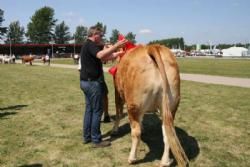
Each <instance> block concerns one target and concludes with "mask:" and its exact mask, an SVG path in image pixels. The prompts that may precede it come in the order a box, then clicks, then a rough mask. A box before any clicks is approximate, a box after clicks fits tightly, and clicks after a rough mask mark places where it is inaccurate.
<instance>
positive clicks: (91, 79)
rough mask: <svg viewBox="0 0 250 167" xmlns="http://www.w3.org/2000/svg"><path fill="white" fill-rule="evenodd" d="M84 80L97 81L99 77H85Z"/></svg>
mask: <svg viewBox="0 0 250 167" xmlns="http://www.w3.org/2000/svg"><path fill="white" fill-rule="evenodd" d="M82 80H83V81H97V80H98V79H93V78H86V79H85V78H84V79H82Z"/></svg>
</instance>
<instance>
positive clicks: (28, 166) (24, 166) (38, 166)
mask: <svg viewBox="0 0 250 167" xmlns="http://www.w3.org/2000/svg"><path fill="white" fill-rule="evenodd" d="M42 166H43V165H42V164H31V165H21V166H18V167H42Z"/></svg>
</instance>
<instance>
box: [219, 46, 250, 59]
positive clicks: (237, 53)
mask: <svg viewBox="0 0 250 167" xmlns="http://www.w3.org/2000/svg"><path fill="white" fill-rule="evenodd" d="M244 52H247V49H246V48H243V47H236V46H233V47H231V48H228V49H223V50H222V56H223V57H224V56H230V57H241V56H243V53H244Z"/></svg>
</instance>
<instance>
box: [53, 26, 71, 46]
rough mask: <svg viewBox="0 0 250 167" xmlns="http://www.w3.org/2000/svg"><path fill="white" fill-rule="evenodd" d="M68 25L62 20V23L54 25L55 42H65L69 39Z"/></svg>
mask: <svg viewBox="0 0 250 167" xmlns="http://www.w3.org/2000/svg"><path fill="white" fill-rule="evenodd" d="M70 38H71V37H70V32H69V27H68V26H67V25H66V24H65V23H64V21H62V23H60V24H58V25H56V28H55V36H54V40H55V43H57V44H65V43H68V41H69V40H70Z"/></svg>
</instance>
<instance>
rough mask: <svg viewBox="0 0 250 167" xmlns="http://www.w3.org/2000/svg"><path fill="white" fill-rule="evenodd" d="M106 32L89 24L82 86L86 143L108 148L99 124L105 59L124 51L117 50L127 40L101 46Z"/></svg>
mask: <svg viewBox="0 0 250 167" xmlns="http://www.w3.org/2000/svg"><path fill="white" fill-rule="evenodd" d="M102 36H103V32H102V30H101V29H100V28H98V27H95V26H93V27H90V28H89V30H88V39H87V41H86V42H85V43H84V44H83V46H82V48H81V55H80V59H81V62H80V63H81V70H80V87H81V89H82V91H83V93H84V96H85V113H84V120H83V140H84V141H83V142H84V143H85V144H86V143H89V142H92V143H93V147H95V148H96V147H106V146H109V145H110V142H109V141H103V140H102V135H101V130H100V125H101V116H102V113H103V97H104V96H105V80H104V74H103V67H102V61H107V60H112V59H115V58H116V57H117V56H119V55H121V54H123V53H124V52H123V51H120V52H115V51H116V50H117V49H118V48H119V47H122V46H123V45H125V43H126V42H127V40H125V39H124V40H122V41H119V42H117V43H116V44H114V45H113V46H112V47H110V48H107V49H103V46H102V47H100V44H101V42H102Z"/></svg>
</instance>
